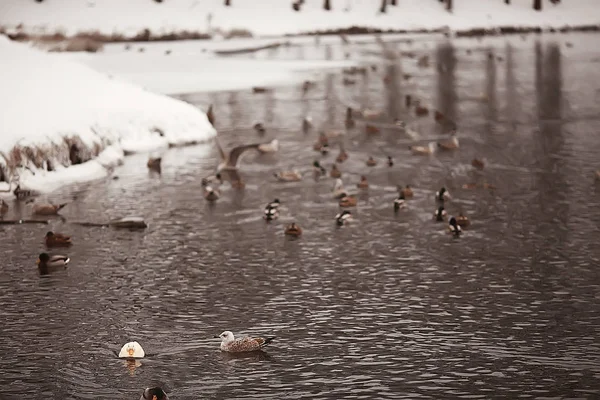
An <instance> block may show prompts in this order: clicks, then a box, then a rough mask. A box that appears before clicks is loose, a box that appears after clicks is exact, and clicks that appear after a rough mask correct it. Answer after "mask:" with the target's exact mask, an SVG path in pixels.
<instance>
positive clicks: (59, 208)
mask: <svg viewBox="0 0 600 400" xmlns="http://www.w3.org/2000/svg"><path fill="white" fill-rule="evenodd" d="M66 205H67V203H64V204H59V205H58V208H57V209H56V211H60V210H62V209H63V208H64V207H65V206H66Z"/></svg>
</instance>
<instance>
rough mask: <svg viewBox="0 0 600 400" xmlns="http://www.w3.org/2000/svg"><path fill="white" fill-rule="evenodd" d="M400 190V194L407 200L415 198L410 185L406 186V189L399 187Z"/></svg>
mask: <svg viewBox="0 0 600 400" xmlns="http://www.w3.org/2000/svg"><path fill="white" fill-rule="evenodd" d="M398 189H400V190H399V191H398V192H399V193H400V194H403V195H404V198H406V199H410V198H411V197H413V196H414V193H413V190H412V188H411V187H410V185H406V186H405V187H403V188H402V187H400V186H399V187H398Z"/></svg>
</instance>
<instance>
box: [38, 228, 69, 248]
mask: <svg viewBox="0 0 600 400" xmlns="http://www.w3.org/2000/svg"><path fill="white" fill-rule="evenodd" d="M44 242H45V243H46V247H69V246H71V245H72V244H73V243H72V242H71V236H66V235H63V234H60V233H54V232H52V231H48V232H47V233H46V236H45V237H44Z"/></svg>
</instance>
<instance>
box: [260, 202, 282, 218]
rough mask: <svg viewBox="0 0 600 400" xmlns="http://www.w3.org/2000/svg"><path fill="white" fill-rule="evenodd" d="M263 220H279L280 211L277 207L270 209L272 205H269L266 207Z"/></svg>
mask: <svg viewBox="0 0 600 400" xmlns="http://www.w3.org/2000/svg"><path fill="white" fill-rule="evenodd" d="M263 218H264V219H265V220H266V221H267V222H269V221H274V220H276V219H277V218H279V209H278V208H277V207H270V205H267V206H266V207H265V211H264V215H263Z"/></svg>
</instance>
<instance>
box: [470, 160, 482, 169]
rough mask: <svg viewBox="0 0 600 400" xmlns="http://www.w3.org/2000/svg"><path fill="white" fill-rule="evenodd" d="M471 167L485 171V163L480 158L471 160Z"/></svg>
mask: <svg viewBox="0 0 600 400" xmlns="http://www.w3.org/2000/svg"><path fill="white" fill-rule="evenodd" d="M471 165H472V166H473V167H474V168H477V169H483V168H484V167H485V163H484V162H483V160H480V159H478V158H474V159H473V160H471Z"/></svg>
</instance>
